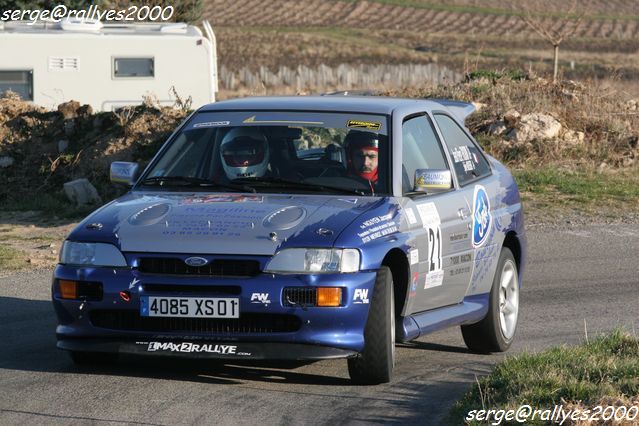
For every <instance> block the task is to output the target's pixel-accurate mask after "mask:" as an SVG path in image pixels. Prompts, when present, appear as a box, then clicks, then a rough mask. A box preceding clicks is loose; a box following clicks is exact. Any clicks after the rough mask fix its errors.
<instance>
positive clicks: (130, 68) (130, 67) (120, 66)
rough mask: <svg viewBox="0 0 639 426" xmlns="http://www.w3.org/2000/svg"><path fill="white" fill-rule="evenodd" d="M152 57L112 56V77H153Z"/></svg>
mask: <svg viewBox="0 0 639 426" xmlns="http://www.w3.org/2000/svg"><path fill="white" fill-rule="evenodd" d="M154 75H155V67H154V60H153V58H114V59H113V77H116V78H123V77H153V76H154Z"/></svg>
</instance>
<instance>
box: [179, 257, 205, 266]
mask: <svg viewBox="0 0 639 426" xmlns="http://www.w3.org/2000/svg"><path fill="white" fill-rule="evenodd" d="M184 263H186V264H187V265H189V266H193V267H196V268H197V267H199V266H204V265H206V264H207V263H209V261H208V260H206V259H205V258H203V257H189V258H187V259H185V260H184Z"/></svg>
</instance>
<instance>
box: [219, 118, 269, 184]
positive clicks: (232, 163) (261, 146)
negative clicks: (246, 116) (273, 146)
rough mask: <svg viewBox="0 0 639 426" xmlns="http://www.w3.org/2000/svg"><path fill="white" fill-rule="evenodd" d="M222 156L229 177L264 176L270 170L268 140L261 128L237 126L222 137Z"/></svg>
mask: <svg viewBox="0 0 639 426" xmlns="http://www.w3.org/2000/svg"><path fill="white" fill-rule="evenodd" d="M220 156H221V158H222V166H223V167H224V171H225V172H226V176H227V177H228V178H229V179H237V178H245V177H262V176H264V175H265V174H266V172H267V170H268V162H269V149H268V141H267V140H266V136H264V133H262V131H261V130H260V129H259V128H256V127H236V128H234V129H231V131H229V132H228V133H227V134H226V136H224V139H222V143H221V145H220Z"/></svg>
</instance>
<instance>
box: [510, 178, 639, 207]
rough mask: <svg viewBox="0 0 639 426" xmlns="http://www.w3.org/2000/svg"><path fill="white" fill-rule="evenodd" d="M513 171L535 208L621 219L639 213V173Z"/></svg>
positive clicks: (531, 205)
mask: <svg viewBox="0 0 639 426" xmlns="http://www.w3.org/2000/svg"><path fill="white" fill-rule="evenodd" d="M513 174H514V176H515V180H516V181H517V185H518V186H519V191H520V192H521V195H522V200H523V202H524V203H525V204H526V205H527V207H530V208H531V209H532V210H533V211H534V210H544V211H548V210H562V209H570V210H573V211H576V212H582V213H587V214H592V215H597V216H604V217H609V218H618V217H619V215H622V214H624V213H629V212H633V213H637V212H639V174H638V173H636V171H634V170H627V171H624V172H621V171H617V172H614V173H612V172H611V173H598V172H596V171H588V170H584V171H571V170H562V169H552V168H541V169H535V168H526V169H520V170H514V171H513Z"/></svg>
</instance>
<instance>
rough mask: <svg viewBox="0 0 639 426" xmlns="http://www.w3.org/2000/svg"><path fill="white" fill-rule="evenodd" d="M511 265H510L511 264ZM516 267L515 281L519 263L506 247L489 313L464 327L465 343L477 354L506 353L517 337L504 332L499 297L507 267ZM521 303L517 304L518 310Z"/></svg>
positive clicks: (493, 290)
mask: <svg viewBox="0 0 639 426" xmlns="http://www.w3.org/2000/svg"><path fill="white" fill-rule="evenodd" d="M509 263H510V264H509ZM507 264H509V267H512V266H514V271H515V273H516V275H515V279H518V272H519V271H518V270H517V262H515V257H514V256H513V254H512V252H511V251H510V249H509V248H507V247H504V248H502V250H501V254H500V255H499V263H498V264H497V270H496V271H495V277H494V278H493V286H492V288H491V290H490V297H489V306H488V313H487V314H486V316H485V317H484V319H482V320H481V321H479V322H478V323H475V324H469V325H462V326H461V332H462V336H463V338H464V343H466V346H467V347H468V349H470V350H471V351H472V352H477V353H484V354H485V353H491V352H504V351H506V350H508V348H509V347H510V345H511V343H512V342H513V339H514V337H515V331H513V334H512V335H511V336H510V337H506V336H505V335H504V333H503V331H502V327H501V320H500V302H499V295H500V291H502V290H501V281H502V274H503V273H504V268H505V265H507ZM518 298H519V292H517V301H518V300H519V299H518ZM518 309H519V302H518V303H517V310H518ZM516 326H517V325H516V319H515V326H514V327H515V330H516Z"/></svg>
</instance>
